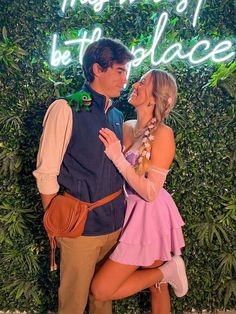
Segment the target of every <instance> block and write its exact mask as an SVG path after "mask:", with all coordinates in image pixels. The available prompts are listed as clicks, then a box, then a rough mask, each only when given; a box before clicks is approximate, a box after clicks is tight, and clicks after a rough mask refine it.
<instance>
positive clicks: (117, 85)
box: [99, 63, 127, 98]
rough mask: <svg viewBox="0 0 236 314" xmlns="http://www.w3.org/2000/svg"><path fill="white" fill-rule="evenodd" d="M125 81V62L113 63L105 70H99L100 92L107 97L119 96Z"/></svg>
mask: <svg viewBox="0 0 236 314" xmlns="http://www.w3.org/2000/svg"><path fill="white" fill-rule="evenodd" d="M126 83H127V71H126V64H117V63H114V64H113V65H112V66H111V67H109V68H107V69H106V70H105V71H103V72H100V76H99V85H100V93H101V94H102V95H104V96H107V97H109V98H110V97H119V96H120V93H121V90H122V88H123V87H124V85H125V84H126Z"/></svg>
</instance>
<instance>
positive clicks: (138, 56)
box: [50, 0, 235, 75]
mask: <svg viewBox="0 0 236 314" xmlns="http://www.w3.org/2000/svg"><path fill="white" fill-rule="evenodd" d="M125 1H127V0H120V5H122V4H123V3H124V2H125ZM135 1H136V0H129V3H130V4H131V3H133V2H135ZM153 1H154V2H160V1H161V0H153ZM203 1H204V0H198V2H197V5H196V8H195V11H194V15H193V20H192V25H193V27H194V28H195V27H196V25H197V21H198V19H199V13H200V9H201V7H202V3H203ZM77 2H80V4H89V5H91V6H92V7H93V9H94V10H95V11H96V12H99V11H100V10H101V9H102V8H103V5H104V3H106V2H109V0H79V1H77ZM75 4H76V0H70V1H68V0H63V3H62V7H61V10H62V12H65V11H66V9H67V8H68V5H70V7H72V8H74V6H75ZM187 7H188V0H182V1H180V2H179V3H178V5H177V6H176V12H177V13H178V14H182V13H183V12H185V10H186V9H187ZM168 20H169V14H168V13H167V12H162V13H161V15H160V17H159V19H158V22H157V24H156V27H155V30H154V35H153V41H152V45H151V48H149V49H145V48H142V47H135V46H133V47H132V48H131V52H132V53H133V55H134V56H135V59H134V60H133V61H132V62H130V64H129V68H128V75H129V73H130V71H131V68H132V67H137V66H139V65H140V64H141V63H142V62H143V61H144V60H145V59H147V58H148V57H150V61H151V64H152V65H154V66H157V65H159V64H161V63H163V64H167V63H170V62H171V61H173V60H174V59H177V58H178V59H179V60H187V61H188V62H190V63H192V64H195V65H197V64H200V63H203V62H206V61H208V60H211V61H213V62H224V61H227V60H230V59H231V58H233V57H234V55H235V51H232V50H233V49H232V47H233V43H232V42H231V41H230V40H223V41H221V42H218V43H217V44H216V45H215V46H214V47H213V43H211V42H210V41H209V40H207V39H202V40H200V41H198V42H197V43H196V44H195V45H194V46H192V47H190V48H188V51H186V50H185V49H184V47H183V46H182V44H181V43H179V42H176V43H174V44H172V45H171V46H169V47H168V48H166V49H164V51H163V49H162V47H161V46H163V45H162V39H163V37H164V32H165V30H166V28H167V25H168ZM101 36H102V30H101V28H99V27H97V28H95V29H94V30H93V32H92V34H91V35H90V36H89V34H88V32H87V31H84V32H83V33H82V36H80V38H77V39H72V40H69V39H68V40H66V41H64V42H63V45H64V48H63V51H61V50H60V49H59V48H58V45H59V43H58V41H59V40H58V36H57V35H56V34H54V35H53V39H52V51H51V58H50V63H51V66H53V67H57V66H67V65H69V64H70V63H71V62H73V59H72V55H71V51H70V50H69V48H70V47H73V46H74V45H76V46H77V48H78V50H79V55H78V60H79V63H80V64H82V57H83V53H84V50H85V49H86V47H87V46H88V45H89V44H90V43H92V42H94V41H96V40H98V39H99V38H100V37H101ZM65 47H68V49H65ZM157 56H158V57H157Z"/></svg>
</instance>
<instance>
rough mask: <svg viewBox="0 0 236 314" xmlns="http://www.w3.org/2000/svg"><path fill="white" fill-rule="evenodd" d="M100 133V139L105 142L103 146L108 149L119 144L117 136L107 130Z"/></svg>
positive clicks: (103, 129)
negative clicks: (116, 143)
mask: <svg viewBox="0 0 236 314" xmlns="http://www.w3.org/2000/svg"><path fill="white" fill-rule="evenodd" d="M99 133H100V134H99V138H100V140H101V141H102V142H103V144H104V145H105V148H106V149H107V148H108V147H109V145H110V144H112V143H115V142H119V140H118V138H117V136H116V134H115V133H114V132H112V131H111V130H109V129H107V128H102V129H101V130H100V131H99Z"/></svg>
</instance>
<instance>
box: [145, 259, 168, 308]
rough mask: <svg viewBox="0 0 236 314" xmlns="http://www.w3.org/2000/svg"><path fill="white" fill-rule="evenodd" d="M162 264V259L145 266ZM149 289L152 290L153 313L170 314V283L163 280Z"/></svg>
mask: <svg viewBox="0 0 236 314" xmlns="http://www.w3.org/2000/svg"><path fill="white" fill-rule="evenodd" d="M162 264H163V262H162V261H155V263H154V264H152V265H151V266H149V267H144V268H153V267H159V266H161V265H162ZM149 290H150V292H151V306H152V314H170V294H169V290H168V284H167V283H163V282H162V283H160V284H159V286H158V284H157V285H153V286H151V287H150V288H149Z"/></svg>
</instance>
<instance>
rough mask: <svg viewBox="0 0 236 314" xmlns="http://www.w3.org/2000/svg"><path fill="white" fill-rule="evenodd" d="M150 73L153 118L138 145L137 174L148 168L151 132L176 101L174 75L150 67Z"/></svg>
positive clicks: (152, 138) (152, 137)
mask: <svg viewBox="0 0 236 314" xmlns="http://www.w3.org/2000/svg"><path fill="white" fill-rule="evenodd" d="M148 73H150V74H151V83H152V96H153V97H154V99H155V106H154V109H153V118H152V119H151V121H150V122H149V123H148V125H147V130H146V131H145V132H144V134H143V138H142V145H141V146H140V150H139V152H140V157H139V158H138V163H137V166H136V170H137V172H138V173H139V174H144V173H145V172H147V171H148V170H149V167H150V157H151V149H152V141H153V140H154V136H153V133H154V131H155V130H156V129H157V128H158V126H159V125H160V124H161V123H162V121H163V120H164V119H165V118H166V117H167V116H168V114H169V113H170V112H171V110H172V108H173V107H174V105H175V103H176V98H177V85H176V81H175V79H174V77H173V76H172V75H171V74H170V73H168V72H166V71H161V70H156V69H152V70H150V71H149V72H148Z"/></svg>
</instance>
